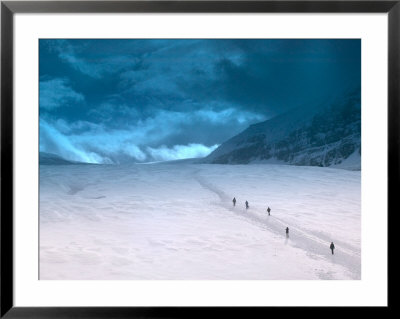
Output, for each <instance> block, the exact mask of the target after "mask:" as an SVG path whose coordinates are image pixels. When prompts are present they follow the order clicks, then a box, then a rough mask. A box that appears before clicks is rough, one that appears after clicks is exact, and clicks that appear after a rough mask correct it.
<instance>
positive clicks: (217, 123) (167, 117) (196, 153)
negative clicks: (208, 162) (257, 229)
mask: <svg viewBox="0 0 400 319" xmlns="http://www.w3.org/2000/svg"><path fill="white" fill-rule="evenodd" d="M107 109H112V108H110V107H109V106H107ZM125 116H126V118H125V125H124V126H115V127H114V128H111V127H110V126H109V125H105V124H104V123H93V122H88V121H73V122H67V121H65V120H60V119H55V120H52V119H50V118H47V119H45V118H41V121H40V149H41V151H43V152H48V153H55V154H58V155H60V156H62V157H64V158H66V159H69V160H75V161H82V162H88V163H122V162H128V161H138V162H144V161H154V160H157V161H162V160H171V159H182V158H189V157H190V158H192V157H203V156H206V155H208V154H209V153H210V152H211V151H213V150H214V149H215V148H216V147H217V145H218V144H219V143H221V142H223V141H224V140H225V138H224V139H223V140H221V139H220V137H221V136H225V137H226V138H228V137H230V136H231V134H232V131H233V130H234V129H236V130H238V127H239V128H240V127H242V128H245V127H246V126H247V124H246V123H245V122H243V119H248V118H258V117H257V115H255V114H251V113H243V114H242V113H241V112H238V111H237V110H235V109H232V108H229V109H225V110H222V111H213V110H211V109H200V110H198V111H197V112H186V113H185V112H175V111H164V110H162V111H160V110H159V111H158V112H157V113H155V114H154V116H151V117H148V118H145V119H138V118H137V114H135V113H134V114H133V117H132V118H131V121H129V114H125ZM240 122H242V123H241V125H242V126H240ZM127 123H129V124H127ZM221 131H223V133H221ZM218 132H219V134H220V135H219V136H218V138H217V139H216V138H215V137H214V136H216V135H217V134H216V133H218ZM237 133H238V132H237ZM207 136H208V137H207ZM201 141H204V142H201Z"/></svg>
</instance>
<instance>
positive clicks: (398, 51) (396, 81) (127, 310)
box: [0, 0, 400, 318]
mask: <svg viewBox="0 0 400 319" xmlns="http://www.w3.org/2000/svg"><path fill="white" fill-rule="evenodd" d="M100 12H102V13H119V12H136V13H142V12H151V13H155V12H160V13H200V12H204V13H213V12H247V13H255V12H269V13H296V12H313V13H326V12H329V13H346V12H351V13H388V35H389V38H388V112H389V113H388V114H389V116H388V129H389V131H388V172H387V173H388V208H389V209H388V219H389V220H392V217H393V215H394V214H395V213H397V212H398V210H397V206H398V205H397V203H398V193H397V190H398V189H399V186H400V185H399V144H400V134H399V133H400V128H399V120H400V116H399V115H400V0H396V1H368V0H367V1H365V0H360V1H346V0H342V1H312V0H311V1H310V0H309V1H279V0H276V1H262V0H261V1H1V281H0V285H1V289H0V293H1V296H0V301H1V311H0V316H1V317H5V318H70V317H76V318H177V317H183V318H192V317H205V316H209V315H213V316H226V315H231V314H232V315H241V316H254V315H253V314H252V313H253V311H257V312H259V313H260V314H261V315H263V314H264V315H265V314H267V313H270V311H271V310H272V309H266V307H250V308H249V307H238V308H226V307H217V308H211V307H198V308H192V307H150V308H149V307H27V308H25V307H15V306H14V302H13V294H14V291H13V266H14V265H13V18H14V14H16V13H100ZM388 227H389V228H388V234H389V237H388V247H389V251H390V248H391V246H390V241H389V239H390V235H392V234H393V232H392V231H390V227H394V225H393V222H392V226H390V222H389V223H388ZM390 261H391V260H390V256H389V260H388V265H389V264H390ZM388 270H389V269H388ZM389 274H390V273H389ZM391 278H392V277H391ZM389 284H390V281H389V278H388V285H389ZM389 293H390V290H389ZM388 295H389V299H388V307H378V309H379V310H382V309H383V310H388V309H390V307H391V305H392V302H391V299H392V295H391V294H388ZM339 308H340V307H338V308H335V309H331V310H330V312H333V314H334V313H335V312H336V311H338V310H339ZM309 309H310V308H309V307H290V308H286V309H285V312H286V311H289V312H291V313H292V314H294V315H296V316H299V315H301V313H302V312H305V311H308V310H309ZM319 309H321V308H319ZM323 309H325V307H324V308H323ZM275 310H276V309H275ZM371 310H372V309H371V308H369V309H368V311H369V312H371ZM278 311H279V312H280V311H281V310H278ZM353 311H357V312H358V311H359V309H354V308H351V309H350V308H347V309H346V312H348V313H351V312H353ZM373 312H374V311H373ZM260 314H259V315H260Z"/></svg>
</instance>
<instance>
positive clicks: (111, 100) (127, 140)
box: [39, 40, 361, 163]
mask: <svg viewBox="0 0 400 319" xmlns="http://www.w3.org/2000/svg"><path fill="white" fill-rule="evenodd" d="M39 47H40V52H39V54H40V71H39V73H40V74H39V79H40V88H39V89H40V151H43V152H49V153H54V154H58V155H60V156H62V157H64V158H66V159H70V160H77V161H83V162H90V163H123V162H150V161H163V160H174V159H181V158H191V157H203V156H206V155H208V154H209V153H210V152H211V151H212V150H213V149H215V148H216V147H217V146H218V145H219V144H221V143H222V142H224V141H225V140H227V139H228V138H230V137H232V136H234V135H236V134H238V133H239V132H240V131H242V130H244V129H245V128H247V127H248V126H249V125H250V124H253V123H257V122H261V121H264V120H266V119H268V118H271V117H273V116H275V115H277V114H280V113H282V112H285V111H287V110H289V109H291V108H293V107H299V106H300V107H301V106H302V105H307V104H309V103H315V101H321V100H322V101H323V99H324V98H328V97H333V96H337V95H340V93H341V92H342V91H344V90H348V89H351V88H353V87H357V86H358V87H359V86H360V81H361V78H360V77H361V41H360V40H40V45H39Z"/></svg>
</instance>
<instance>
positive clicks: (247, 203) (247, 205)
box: [246, 200, 249, 209]
mask: <svg viewBox="0 0 400 319" xmlns="http://www.w3.org/2000/svg"><path fill="white" fill-rule="evenodd" d="M248 208H249V202H248V201H247V200H246V209H248Z"/></svg>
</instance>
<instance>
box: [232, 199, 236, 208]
mask: <svg viewBox="0 0 400 319" xmlns="http://www.w3.org/2000/svg"><path fill="white" fill-rule="evenodd" d="M232 202H233V206H236V198H235V197H233V199H232Z"/></svg>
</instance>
